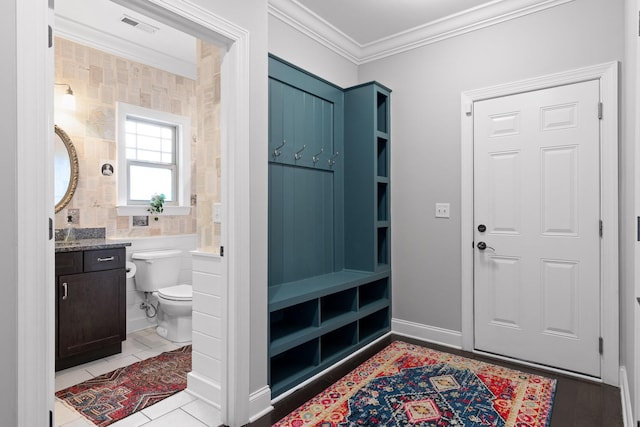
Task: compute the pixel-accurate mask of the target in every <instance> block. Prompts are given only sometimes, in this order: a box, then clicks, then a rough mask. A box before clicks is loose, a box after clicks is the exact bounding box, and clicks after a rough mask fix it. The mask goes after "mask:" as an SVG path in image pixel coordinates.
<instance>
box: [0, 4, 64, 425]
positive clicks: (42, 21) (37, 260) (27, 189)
mask: <svg viewBox="0 0 640 427" xmlns="http://www.w3.org/2000/svg"><path fill="white" fill-rule="evenodd" d="M15 7H16V40H17V43H16V44H17V56H16V72H17V86H16V94H17V105H16V107H17V108H16V110H17V111H16V112H17V114H16V120H17V123H16V133H17V134H16V136H17V138H16V140H15V141H13V142H11V143H12V144H13V143H15V144H16V159H15V161H16V170H17V172H16V181H17V188H16V195H17V197H16V199H15V200H16V205H15V206H13V207H10V208H9V209H12V210H13V212H14V213H13V214H12V215H13V216H12V217H15V218H16V223H17V228H16V231H15V235H16V236H17V248H16V255H15V261H16V262H17V270H16V272H17V276H16V277H17V283H15V284H10V285H9V286H12V287H15V289H16V293H17V301H11V303H16V304H17V318H16V323H17V330H16V331H13V332H12V335H11V337H15V338H16V341H17V349H16V357H17V366H16V367H15V368H16V370H17V384H7V387H8V390H9V392H10V393H11V392H12V391H13V392H16V393H17V396H16V399H17V407H16V411H17V427H31V426H45V425H49V411H52V410H53V408H54V404H53V402H54V395H53V393H54V382H53V372H54V366H53V353H54V348H55V347H54V337H55V329H54V325H55V322H54V307H55V305H54V298H55V296H54V291H55V287H54V286H53V284H54V280H55V279H54V277H55V276H54V269H53V265H54V255H53V254H54V245H53V240H48V234H49V233H48V220H49V218H54V213H53V206H54V203H53V197H52V193H53V191H52V189H53V187H52V184H50V183H51V182H53V181H52V178H53V169H52V162H51V159H52V158H53V152H52V150H51V148H50V147H52V146H53V144H52V142H51V141H53V120H52V118H53V89H52V88H53V53H52V49H49V48H48V47H47V44H46V40H47V38H48V36H47V31H48V24H49V23H50V22H51V21H50V20H51V16H50V11H49V10H48V9H47V3H46V2H43V1H39V0H21V1H18V2H15ZM12 60H13V59H9V62H11V61H12ZM43 70H50V71H51V72H50V73H46V72H43ZM43 147H45V148H44V149H43ZM47 285H48V286H47ZM14 333H15V335H13V334H14ZM10 342H13V341H12V338H10ZM11 418H12V417H11V416H10V417H9V419H11Z"/></svg>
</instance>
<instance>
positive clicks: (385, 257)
mask: <svg viewBox="0 0 640 427" xmlns="http://www.w3.org/2000/svg"><path fill="white" fill-rule="evenodd" d="M377 248H378V267H382V266H388V265H389V227H378V238H377Z"/></svg>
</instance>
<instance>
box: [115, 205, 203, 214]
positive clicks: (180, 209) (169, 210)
mask: <svg viewBox="0 0 640 427" xmlns="http://www.w3.org/2000/svg"><path fill="white" fill-rule="evenodd" d="M116 209H117V212H118V216H153V215H151V214H150V213H149V211H147V207H146V206H116ZM190 213H191V207H190V206H165V208H164V212H162V213H161V214H160V216H163V215H167V216H174V215H189V214H190Z"/></svg>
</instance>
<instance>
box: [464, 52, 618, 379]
mask: <svg viewBox="0 0 640 427" xmlns="http://www.w3.org/2000/svg"><path fill="white" fill-rule="evenodd" d="M588 80H599V82H600V100H601V102H602V103H603V104H604V116H603V119H602V120H601V121H600V141H601V144H600V145H601V154H600V170H601V178H600V179H601V183H600V185H601V200H600V212H601V217H602V220H603V222H604V235H603V237H602V239H601V272H602V273H601V274H602V277H601V304H602V306H601V319H602V323H601V331H600V333H601V334H602V337H603V338H604V351H603V355H602V365H601V367H602V368H601V376H602V380H603V381H604V382H605V383H607V384H611V385H614V386H617V385H618V381H619V340H620V338H619V319H620V316H619V307H618V293H619V283H618V63H617V62H609V63H605V64H599V65H594V66H590V67H584V68H580V69H576V70H571V71H566V72H561V73H556V74H551V75H547V76H542V77H537V78H533V79H527V80H522V81H518V82H513V83H508V84H503V85H498V86H492V87H488V88H483V89H478V90H472V91H467V92H463V93H462V94H461V97H460V98H461V99H460V106H461V108H460V112H461V113H460V122H461V134H462V137H461V171H462V176H461V186H462V188H461V248H462V254H461V255H462V264H461V265H462V348H463V349H464V350H467V351H473V347H474V344H473V249H472V247H471V244H472V242H473V113H471V114H467V111H469V105H470V104H473V103H474V102H477V101H480V100H483V99H490V98H496V97H500V96H507V95H511V94H516V93H521V92H527V91H532V90H539V89H545V88H549V87H554V86H560V85H565V84H572V83H579V82H583V81H588Z"/></svg>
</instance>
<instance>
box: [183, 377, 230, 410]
mask: <svg viewBox="0 0 640 427" xmlns="http://www.w3.org/2000/svg"><path fill="white" fill-rule="evenodd" d="M185 391H186V392H187V393H189V394H192V395H194V396H196V397H197V398H198V399H200V400H203V401H204V402H206V403H208V404H209V405H211V406H213V407H214V408H215V409H216V410H217V411H218V412H219V413H220V414H222V408H221V405H220V401H221V398H222V387H221V386H220V384H217V383H215V382H214V381H211V379H210V378H207V377H203V376H202V375H199V374H198V373H197V372H189V373H188V374H187V389H186V390H185Z"/></svg>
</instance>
